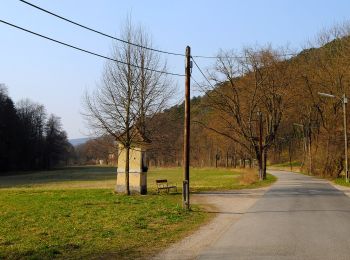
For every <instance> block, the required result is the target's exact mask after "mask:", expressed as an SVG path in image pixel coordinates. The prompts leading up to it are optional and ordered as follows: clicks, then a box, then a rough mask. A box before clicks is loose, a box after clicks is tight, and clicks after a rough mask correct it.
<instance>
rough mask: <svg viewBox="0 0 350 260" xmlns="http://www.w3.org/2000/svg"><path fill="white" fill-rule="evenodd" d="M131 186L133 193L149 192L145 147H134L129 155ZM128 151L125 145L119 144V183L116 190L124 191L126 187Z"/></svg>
mask: <svg viewBox="0 0 350 260" xmlns="http://www.w3.org/2000/svg"><path fill="white" fill-rule="evenodd" d="M129 158H130V161H129V186H130V192H131V193H140V194H146V193H147V170H148V167H147V165H146V151H145V150H144V149H143V148H138V147H133V148H131V149H130V155H129ZM125 162H126V152H125V149H124V146H123V145H122V144H119V156H118V169H117V185H116V188H115V190H116V192H118V193H119V192H120V193H124V192H125V190H126V187H125Z"/></svg>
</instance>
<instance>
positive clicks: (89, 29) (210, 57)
mask: <svg viewBox="0 0 350 260" xmlns="http://www.w3.org/2000/svg"><path fill="white" fill-rule="evenodd" d="M19 1H20V2H22V3H24V4H26V5H29V6H31V7H33V8H36V9H38V10H40V11H42V12H45V13H47V14H50V15H52V16H55V17H57V18H59V19H61V20H63V21H66V22H68V23H71V24H74V25H76V26H79V27H81V28H84V29H86V30H88V31H91V32H94V33H97V34H100V35H102V36H105V37H108V38H110V39H113V40H116V41H119V42H123V43H126V44H130V45H133V46H136V47H139V48H143V49H146V50H150V51H155V52H159V53H163V54H168V55H174V56H181V57H185V56H186V55H185V54H182V53H178V52H171V51H164V50H159V49H154V48H150V47H147V46H143V45H140V44H137V43H133V42H129V41H126V40H123V39H120V38H117V37H114V36H112V35H110V34H107V33H104V32H101V31H99V30H96V29H93V28H91V27H88V26H86V25H83V24H81V23H78V22H75V21H73V20H71V19H68V18H65V17H63V16H61V15H58V14H56V13H54V12H52V11H49V10H47V9H44V8H42V7H40V6H38V5H35V4H32V3H30V2H27V1H25V0H19ZM297 54H298V53H287V54H277V55H276V56H279V57H288V56H294V55H297ZM192 57H194V58H201V59H218V58H219V59H220V58H221V59H222V58H227V59H230V58H231V59H232V58H246V56H206V55H192Z"/></svg>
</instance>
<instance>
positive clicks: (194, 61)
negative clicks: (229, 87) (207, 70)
mask: <svg viewBox="0 0 350 260" xmlns="http://www.w3.org/2000/svg"><path fill="white" fill-rule="evenodd" d="M192 60H193V63H194V65H196V67H197V68H198V70H199V72H200V73H201V74H202V76H203V77H204V78H205V80H206V81H207V82H208V83H209V85H210V86H211V87H212V88H214V86H213V85H212V84H211V82H210V81H209V79H208V78H207V76H205V74H204V72H203V71H202V70H201V68H200V67H199V66H198V64H197V62H196V60H195V59H194V58H193V56H192ZM197 84H198V83H197Z"/></svg>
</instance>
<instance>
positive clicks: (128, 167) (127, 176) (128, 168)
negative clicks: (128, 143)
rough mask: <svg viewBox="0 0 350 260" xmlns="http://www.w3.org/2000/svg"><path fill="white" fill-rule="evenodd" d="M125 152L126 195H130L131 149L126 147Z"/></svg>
mask: <svg viewBox="0 0 350 260" xmlns="http://www.w3.org/2000/svg"><path fill="white" fill-rule="evenodd" d="M125 149H126V152H125V157H126V158H125V194H126V195H130V186H129V171H130V158H129V157H130V156H129V154H130V147H126V148H125Z"/></svg>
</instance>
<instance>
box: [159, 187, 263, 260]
mask: <svg viewBox="0 0 350 260" xmlns="http://www.w3.org/2000/svg"><path fill="white" fill-rule="evenodd" d="M268 189H269V187H264V188H259V189H249V190H235V191H226V192H205V193H201V194H194V195H192V197H191V201H192V202H193V203H196V204H201V205H203V206H204V208H205V210H207V211H208V212H210V213H213V214H216V217H215V218H214V219H213V220H212V221H211V222H210V223H208V224H207V225H204V226H202V227H201V228H200V229H199V230H197V231H196V232H195V233H193V234H192V235H190V236H188V237H186V238H185V239H183V240H181V241H180V242H178V243H176V244H174V245H172V246H170V247H169V248H168V249H166V250H165V251H163V252H161V253H160V254H159V255H157V256H155V257H154V259H159V260H160V259H165V260H167V259H168V260H169V259H196V258H197V257H198V256H199V255H200V254H201V253H202V252H203V251H204V250H206V249H207V248H208V247H210V246H211V245H213V244H214V243H215V242H216V241H217V240H218V239H219V238H221V237H222V236H223V234H224V233H225V232H226V231H227V230H228V229H230V228H231V227H232V226H233V225H234V224H235V223H236V222H237V221H238V220H239V219H240V218H241V217H242V216H243V215H244V213H246V212H247V210H248V209H249V208H250V207H251V206H252V205H253V204H254V203H256V201H257V200H258V199H259V198H261V197H262V196H263V194H264V193H265V192H266V191H267V190H268Z"/></svg>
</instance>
